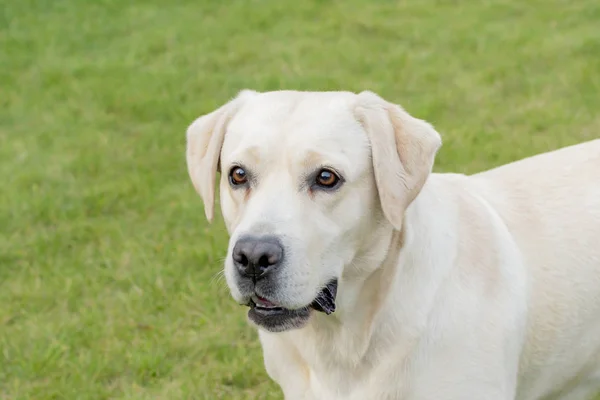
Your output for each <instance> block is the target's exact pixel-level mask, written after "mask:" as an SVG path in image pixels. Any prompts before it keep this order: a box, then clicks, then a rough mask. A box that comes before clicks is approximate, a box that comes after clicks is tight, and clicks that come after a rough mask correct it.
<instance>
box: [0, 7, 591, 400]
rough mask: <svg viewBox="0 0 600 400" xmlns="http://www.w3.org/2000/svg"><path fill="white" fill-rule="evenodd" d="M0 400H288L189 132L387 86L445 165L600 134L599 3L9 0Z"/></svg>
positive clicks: (3, 53) (0, 145)
mask: <svg viewBox="0 0 600 400" xmlns="http://www.w3.org/2000/svg"><path fill="white" fill-rule="evenodd" d="M0 13H1V14H0V68H1V69H0V160H1V162H0V177H1V179H2V181H1V182H2V185H1V187H0V188H1V189H0V357H1V358H0V398H1V399H36V400H39V399H281V398H282V397H281V395H280V393H279V390H278V388H277V387H276V386H275V385H274V384H273V383H272V382H270V380H269V379H268V377H267V375H266V374H265V372H264V368H263V365H262V357H261V352H260V347H259V344H258V340H257V338H256V334H255V332H254V330H253V329H252V328H250V327H249V326H248V324H247V323H246V319H245V310H244V309H243V308H241V307H239V306H237V305H236V304H235V302H234V301H233V300H232V299H231V298H230V297H229V293H228V290H227V288H226V285H225V282H224V280H223V279H222V278H220V277H219V275H218V273H219V271H220V269H221V264H222V259H223V257H224V255H225V250H226V244H227V236H226V232H225V229H224V227H223V224H222V220H221V219H219V218H217V220H216V222H215V223H214V224H213V225H208V224H207V223H206V222H205V220H204V215H203V210H202V205H201V201H200V199H199V197H198V196H197V195H196V194H195V192H194V190H193V188H192V185H191V183H190V182H189V179H188V176H187V170H186V166H185V156H184V151H185V129H186V127H187V125H188V124H189V123H190V122H191V121H192V120H193V119H194V118H196V117H197V116H199V115H200V114H203V113H206V112H209V111H212V110H213V109H215V108H216V107H218V106H220V105H221V104H223V103H224V102H225V101H227V100H229V99H230V98H231V97H233V96H234V95H235V94H236V93H237V92H238V91H239V90H240V89H242V88H252V89H255V90H260V91H265V90H274V89H302V90H336V89H340V90H351V91H360V90H364V89H369V90H373V91H375V92H377V93H379V94H381V95H382V96H384V97H385V98H386V99H388V100H390V101H393V102H396V103H399V104H401V105H403V106H404V107H405V108H406V109H407V110H408V111H409V112H410V113H412V114H413V115H415V116H418V117H420V118H423V119H426V120H428V121H430V122H431V123H433V124H434V125H435V126H436V127H437V129H438V130H439V132H440V133H441V134H442V136H443V138H444V145H443V147H442V149H441V151H440V153H439V157H438V160H437V164H436V167H435V169H436V170H437V171H455V172H467V173H470V172H474V171H478V170H481V169H484V168H489V167H493V166H496V165H499V164H501V163H506V162H509V161H512V160H516V159H518V158H521V157H525V156H528V155H532V154H535V153H538V152H543V151H547V150H551V149H555V148H558V147H561V146H565V145H569V144H573V143H576V142H580V141H584V140H589V139H593V138H597V137H599V136H600V113H599V110H600V2H598V1H597V0H579V1H566V0H565V1H556V0H555V1H520V0H511V1H508V0H505V1H501V0H495V1H492V0H488V1H452V0H447V1H433V0H420V1H417V0H411V1H383V0H382V1H358V0H349V1H343V2H342V1H325V0H321V1H317V0H311V1H268V0H264V1H258V0H257V1H216V0H215V1H198V0H195V1H192V0H175V1H164V0H162V1H161V0H145V1H141V0H131V1H117V0H98V1H84V0H54V1H50V0H0Z"/></svg>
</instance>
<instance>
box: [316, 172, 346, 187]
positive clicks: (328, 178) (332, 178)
mask: <svg viewBox="0 0 600 400" xmlns="http://www.w3.org/2000/svg"><path fill="white" fill-rule="evenodd" d="M315 180H316V182H315V183H316V184H317V185H318V186H320V187H322V188H326V189H332V188H334V187H336V186H337V184H338V183H339V182H340V177H339V176H338V175H337V174H336V173H335V172H333V171H332V170H330V169H322V170H320V171H319V173H318V174H317V176H316V179H315Z"/></svg>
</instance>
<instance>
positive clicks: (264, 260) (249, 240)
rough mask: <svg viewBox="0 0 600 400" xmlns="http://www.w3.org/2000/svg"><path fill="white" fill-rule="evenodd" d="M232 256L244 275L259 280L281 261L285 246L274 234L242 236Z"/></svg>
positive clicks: (234, 247)
mask: <svg viewBox="0 0 600 400" xmlns="http://www.w3.org/2000/svg"><path fill="white" fill-rule="evenodd" d="M232 257H233V262H234V263H235V266H236V267H237V269H238V271H239V273H240V274H241V275H242V276H245V277H248V278H252V279H253V280H257V279H261V278H263V277H265V276H266V275H267V274H268V273H269V272H270V271H272V270H273V269H274V268H275V267H277V266H278V265H279V264H280V263H281V260H282V259H283V247H282V246H281V244H280V242H279V240H278V239H277V238H275V237H273V236H265V237H250V236H249V237H242V238H240V239H239V240H238V241H237V242H236V244H235V246H233V251H232Z"/></svg>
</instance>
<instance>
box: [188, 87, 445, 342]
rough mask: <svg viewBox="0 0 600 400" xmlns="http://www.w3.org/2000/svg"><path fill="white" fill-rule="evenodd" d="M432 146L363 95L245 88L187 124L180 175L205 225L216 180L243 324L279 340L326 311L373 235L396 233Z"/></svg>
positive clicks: (436, 142) (427, 131)
mask: <svg viewBox="0 0 600 400" xmlns="http://www.w3.org/2000/svg"><path fill="white" fill-rule="evenodd" d="M440 145H441V139H440V136H439V134H438V133H437V132H436V131H435V130H434V129H433V128H432V126H431V125H429V124H428V123H426V122H424V121H422V120H419V119H416V118H414V117H412V116H410V115H409V114H408V113H407V112H405V111H404V110H403V109H402V108H401V107H400V106H398V105H395V104H391V103H389V102H387V101H385V100H384V99H382V98H381V97H379V96H377V95H376V94H374V93H372V92H362V93H360V94H354V93H349V92H295V91H276V92H266V93H258V92H254V91H249V90H244V91H242V92H240V93H239V94H238V96H237V97H236V98H234V99H233V100H231V101H230V102H228V103H227V104H225V105H223V106H222V107H220V108H219V109H217V110H215V111H213V112H212V113H210V114H207V115H203V116H201V117H199V118H198V119H197V120H196V121H194V122H193V123H192V124H191V125H190V127H189V128H188V131H187V163H188V169H189V174H190V177H191V180H192V182H193V184H194V187H195V189H196V190H197V191H198V193H199V194H200V196H201V197H202V198H203V200H204V210H205V213H206V217H207V218H208V220H209V221H210V220H212V217H213V210H214V204H213V203H214V197H215V186H216V174H217V172H220V202H221V211H222V213H223V218H224V220H225V224H226V226H227V230H228V232H229V234H230V242H229V248H228V252H227V258H226V261H225V277H226V280H227V284H228V285H229V288H230V290H231V294H232V296H233V297H234V298H235V300H237V301H238V302H240V303H242V304H248V305H249V306H250V311H249V318H250V320H251V321H253V322H254V323H255V324H257V325H258V326H260V327H262V328H264V329H266V330H269V331H283V330H287V329H292V328H298V327H301V326H303V325H304V324H305V323H306V322H307V321H308V319H309V318H310V314H311V312H312V311H314V310H317V311H324V312H326V313H330V312H333V310H334V308H335V302H334V300H335V292H336V285H337V282H338V280H340V279H342V278H343V277H344V276H345V275H346V274H351V273H360V271H352V269H353V266H354V265H355V263H353V260H355V258H356V257H361V255H362V256H368V253H369V250H370V249H369V248H366V247H368V245H369V243H371V241H370V240H369V239H370V235H371V234H372V232H375V231H376V230H377V229H379V228H380V227H381V226H382V225H387V226H389V227H390V229H391V228H392V227H393V228H396V229H400V227H401V225H402V220H403V216H404V211H405V210H406V208H407V207H408V206H409V204H410V203H411V202H412V201H413V199H414V198H415V197H416V196H417V195H418V193H419V191H420V190H421V187H422V186H423V184H424V183H425V181H426V179H427V177H428V175H429V174H430V172H431V169H432V166H433V162H434V158H435V154H436V152H437V150H438V148H439V147H440Z"/></svg>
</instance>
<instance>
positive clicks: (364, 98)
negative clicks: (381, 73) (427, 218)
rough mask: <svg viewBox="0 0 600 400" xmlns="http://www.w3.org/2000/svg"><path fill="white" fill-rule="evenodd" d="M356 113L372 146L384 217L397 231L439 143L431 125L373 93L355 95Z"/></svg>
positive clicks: (418, 189) (431, 165) (427, 172)
mask: <svg viewBox="0 0 600 400" xmlns="http://www.w3.org/2000/svg"><path fill="white" fill-rule="evenodd" d="M355 112H356V116H357V118H358V121H359V122H360V123H361V124H362V125H363V127H364V129H365V130H366V132H367V135H368V136H369V139H370V142H371V152H372V158H373V169H374V172H375V182H376V184H377V190H378V192H379V197H380V201H381V207H382V210H383V213H384V215H385V216H386V218H387V219H388V221H390V222H391V223H392V225H393V226H394V227H395V228H396V229H398V230H399V229H401V228H402V220H403V218H404V212H405V211H406V209H407V207H408V206H409V205H410V203H411V202H412V201H413V200H414V199H415V197H417V195H418V194H419V192H420V191H421V188H422V187H423V185H424V184H425V181H426V180H427V178H428V176H429V174H430V173H431V170H432V167H433V163H434V160H435V156H436V153H437V151H438V149H439V148H440V146H441V145H442V139H441V137H440V134H439V133H438V132H437V131H436V130H435V129H434V128H433V126H432V125H431V124H429V123H428V122H426V121H423V120H421V119H418V118H415V117H413V116H411V115H410V114H409V113H407V112H406V111H405V110H404V109H403V108H402V107H401V106H399V105H397V104H393V103H390V102H388V101H386V100H384V99H383V98H381V97H380V96H378V95H377V94H375V93H373V92H369V91H364V92H361V93H359V94H358V95H357V103H356V108H355Z"/></svg>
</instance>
